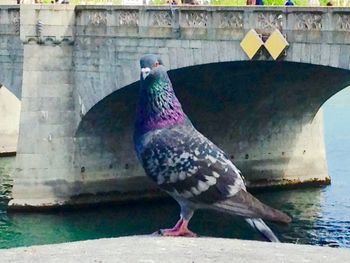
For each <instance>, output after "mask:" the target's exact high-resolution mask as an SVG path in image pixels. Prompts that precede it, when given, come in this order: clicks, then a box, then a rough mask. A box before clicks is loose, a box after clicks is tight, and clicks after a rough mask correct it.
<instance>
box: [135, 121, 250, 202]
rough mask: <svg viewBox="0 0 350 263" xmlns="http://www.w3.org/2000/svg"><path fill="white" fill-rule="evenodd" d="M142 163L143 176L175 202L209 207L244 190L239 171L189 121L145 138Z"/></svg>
mask: <svg viewBox="0 0 350 263" xmlns="http://www.w3.org/2000/svg"><path fill="white" fill-rule="evenodd" d="M141 159H142V163H143V166H144V168H145V171H146V173H147V174H148V175H149V176H150V177H151V178H152V179H153V180H154V181H155V182H157V184H158V186H159V187H160V188H161V189H163V190H165V191H166V192H168V193H169V194H171V195H172V196H173V197H174V198H177V199H179V198H180V199H181V198H183V199H187V200H189V201H191V202H193V203H200V204H212V203H216V202H219V201H223V200H226V199H228V198H229V197H231V196H233V195H235V194H236V193H237V192H239V191H240V190H242V189H243V190H245V185H244V182H243V179H242V177H241V175H240V172H239V170H238V169H237V168H236V167H235V166H234V165H233V164H232V162H231V161H230V160H229V159H228V158H227V157H226V155H225V154H224V152H223V151H222V150H221V149H219V148H218V147H217V146H216V145H214V144H213V143H212V142H211V141H209V140H208V139H207V138H206V137H205V136H203V135H202V134H201V133H199V132H198V131H197V130H196V129H194V128H193V126H192V124H191V123H190V122H189V121H187V122H186V123H185V124H183V125H177V126H173V127H169V128H166V129H162V130H156V131H152V132H149V133H148V134H145V135H144V140H143V151H142V153H141Z"/></svg>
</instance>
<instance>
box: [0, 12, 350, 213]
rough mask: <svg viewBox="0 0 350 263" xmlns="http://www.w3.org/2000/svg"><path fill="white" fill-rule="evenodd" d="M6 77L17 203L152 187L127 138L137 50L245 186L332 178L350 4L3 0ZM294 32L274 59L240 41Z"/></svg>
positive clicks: (0, 72)
mask: <svg viewBox="0 0 350 263" xmlns="http://www.w3.org/2000/svg"><path fill="white" fill-rule="evenodd" d="M0 21H1V23H0V83H2V84H3V85H4V86H6V87H7V88H8V89H9V90H10V91H12V92H13V93H14V94H15V95H16V96H17V97H18V98H19V99H20V100H21V116H20V126H19V138H18V146H17V155H16V157H13V158H15V161H14V165H13V167H12V170H11V177H12V179H13V188H12V200H11V201H10V203H9V204H10V205H11V206H12V207H13V208H19V207H24V206H25V205H28V206H55V205H60V204H85V203H93V202H102V201H110V200H129V199H134V198H140V197H152V196H154V195H158V192H157V191H155V187H154V185H153V184H152V183H151V182H150V181H149V180H148V179H147V178H146V177H145V176H144V175H143V171H142V169H141V167H140V166H139V164H138V163H137V161H136V158H135V155H134V152H133V147H132V126H133V114H134V108H135V103H136V99H137V93H138V92H137V89H138V83H137V81H138V78H139V65H138V60H139V57H140V56H141V55H142V54H145V53H157V54H160V55H161V57H162V60H163V63H164V64H165V65H166V66H167V67H168V68H169V75H170V78H171V80H172V82H173V84H174V87H175V90H176V93H177V94H178V96H179V98H180V100H181V101H182V103H183V107H184V109H185V111H186V112H187V113H188V115H189V116H190V118H191V119H192V120H193V122H194V124H195V125H196V126H197V127H198V129H199V130H200V131H202V132H203V133H204V134H205V135H207V136H208V137H209V138H210V139H211V140H213V141H214V142H215V143H217V144H218V145H219V146H221V147H222V148H223V149H224V150H225V151H226V152H227V153H228V155H229V156H230V157H231V158H232V160H233V161H234V162H235V163H236V164H237V166H238V167H239V168H240V169H241V170H242V171H243V174H244V175H245V177H246V179H247V183H248V186H250V187H259V186H277V185H290V184H298V183H312V182H314V183H315V182H316V183H327V182H329V177H328V174H327V166H326V158H325V149H324V142H323V128H322V112H320V111H319V109H320V107H321V105H322V104H323V103H324V102H325V101H327V99H328V98H330V97H331V96H332V95H334V94H335V93H337V92H338V91H340V90H341V89H343V88H345V87H347V86H348V85H350V74H349V68H350V45H349V43H350V9H347V8H321V7H320V8H315V7H313V8H300V7H288V8H287V7H267V6H265V7H259V6H257V7H251V6H250V7H232V8H228V7H225V8H222V7H198V6H196V7H181V8H170V7H169V6H161V7H130V6H70V5H21V6H20V7H19V6H0ZM251 29H255V30H256V32H257V33H258V34H260V35H261V36H262V38H264V37H266V36H269V34H271V32H272V31H274V30H275V29H278V30H279V31H280V32H281V33H282V34H283V35H284V36H285V37H286V39H287V41H288V42H289V46H288V48H287V49H286V50H285V51H284V53H283V54H282V55H281V56H280V57H279V58H278V59H277V60H276V61H275V60H273V59H272V58H271V56H270V55H269V54H268V53H267V52H266V50H264V49H261V50H260V51H259V52H258V53H257V54H256V55H255V56H254V57H253V59H252V60H250V59H249V58H248V56H247V55H246V54H245V53H244V51H243V50H242V48H241V47H240V42H241V41H242V39H243V38H244V36H245V35H246V33H247V32H248V31H249V30H251Z"/></svg>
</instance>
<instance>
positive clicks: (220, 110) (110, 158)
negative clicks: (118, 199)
mask: <svg viewBox="0 0 350 263" xmlns="http://www.w3.org/2000/svg"><path fill="white" fill-rule="evenodd" d="M169 76H170V78H171V80H172V82H173V85H174V88H175V91H176V93H177V95H178V97H179V99H180V101H181V103H182V105H183V108H184V110H185V112H186V113H187V114H188V115H189V117H190V118H191V120H192V121H193V123H194V125H195V126H196V127H197V128H198V129H199V130H200V131H201V132H203V133H204V134H205V135H206V136H208V137H209V138H210V139H211V140H213V141H214V142H215V143H216V144H218V145H219V146H220V147H222V148H223V149H224V150H225V151H226V152H227V153H228V154H229V155H230V157H231V158H232V159H233V161H234V162H235V163H236V164H237V165H238V167H239V168H240V169H241V170H242V171H243V174H245V176H246V178H247V180H248V184H249V185H250V186H251V187H258V186H269V185H277V184H291V183H300V182H312V181H324V180H326V181H327V180H329V177H328V175H327V168H326V161H325V152H324V142H323V130H322V113H319V114H316V113H317V112H318V111H319V109H320V107H321V105H322V104H323V103H324V102H325V101H327V100H328V98H330V97H331V96H332V95H333V94H335V93H337V92H338V91H339V90H341V89H343V88H345V87H347V86H348V85H350V74H349V71H347V70H343V69H337V68H333V67H328V66H317V65H311V64H306V63H295V62H286V61H280V62H274V61H238V62H237V61H235V62H221V63H211V64H204V65H197V66H191V67H184V68H180V69H176V70H170V71H169ZM138 85H139V84H138V82H134V83H132V84H130V85H128V86H126V87H124V88H122V89H119V90H117V91H115V92H113V93H112V94H110V95H109V96H107V97H106V98H104V99H103V100H101V101H100V102H99V103H97V104H96V105H95V106H94V107H93V108H92V109H91V110H90V111H89V112H88V113H87V114H86V115H85V116H84V118H83V120H82V122H81V123H80V125H79V128H78V130H77V132H76V142H77V146H78V147H77V152H76V156H77V163H79V164H80V165H81V166H82V167H84V171H85V174H86V176H87V177H89V178H99V177H100V176H101V174H103V175H104V176H105V178H109V179H108V180H109V184H108V186H109V187H112V186H113V184H111V182H114V187H116V189H117V190H118V191H122V189H124V191H125V190H128V186H127V185H128V184H127V183H124V184H123V183H121V182H122V181H125V182H128V178H130V175H133V176H135V177H134V182H135V185H132V184H129V185H132V186H131V187H134V188H132V190H140V189H142V188H143V187H146V186H147V187H152V185H151V184H150V183H149V182H148V180H147V179H146V178H144V176H143V171H142V169H141V167H140V165H139V164H138V162H137V160H136V158H135V155H134V152H133V146H132V133H133V119H134V111H135V107H136V101H137V96H138ZM136 178H139V179H136ZM317 178H318V179H317ZM100 190H101V189H100Z"/></svg>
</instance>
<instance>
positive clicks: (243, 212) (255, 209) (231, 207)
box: [213, 189, 292, 224]
mask: <svg viewBox="0 0 350 263" xmlns="http://www.w3.org/2000/svg"><path fill="white" fill-rule="evenodd" d="M213 208H214V209H216V210H219V211H222V212H225V213H229V214H236V215H239V216H243V217H247V218H262V219H266V220H270V221H275V222H278V223H284V224H288V223H290V222H291V221H292V220H291V218H290V217H289V216H288V215H287V214H285V213H283V212H281V211H279V210H277V209H274V208H272V207H269V206H268V205H265V204H263V203H262V202H260V201H259V200H258V199H256V198H255V197H254V196H252V195H251V194H250V193H248V192H246V191H245V190H243V189H242V190H240V191H239V192H238V193H236V194H235V195H234V196H232V197H230V198H229V199H227V200H224V201H221V202H217V203H215V204H213Z"/></svg>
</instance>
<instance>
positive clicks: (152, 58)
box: [140, 54, 163, 81]
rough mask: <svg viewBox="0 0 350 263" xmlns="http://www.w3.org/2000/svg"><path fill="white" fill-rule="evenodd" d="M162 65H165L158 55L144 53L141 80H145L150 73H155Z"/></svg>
mask: <svg viewBox="0 0 350 263" xmlns="http://www.w3.org/2000/svg"><path fill="white" fill-rule="evenodd" d="M160 65H163V63H162V60H161V59H160V57H159V56H158V55H155V54H146V55H143V56H142V57H141V59H140V66H141V81H143V80H145V79H146V78H147V77H148V75H150V74H151V73H153V72H154V71H155V70H156V69H157V68H158V67H159V66H160Z"/></svg>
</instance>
